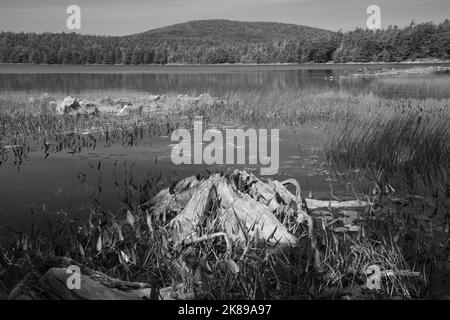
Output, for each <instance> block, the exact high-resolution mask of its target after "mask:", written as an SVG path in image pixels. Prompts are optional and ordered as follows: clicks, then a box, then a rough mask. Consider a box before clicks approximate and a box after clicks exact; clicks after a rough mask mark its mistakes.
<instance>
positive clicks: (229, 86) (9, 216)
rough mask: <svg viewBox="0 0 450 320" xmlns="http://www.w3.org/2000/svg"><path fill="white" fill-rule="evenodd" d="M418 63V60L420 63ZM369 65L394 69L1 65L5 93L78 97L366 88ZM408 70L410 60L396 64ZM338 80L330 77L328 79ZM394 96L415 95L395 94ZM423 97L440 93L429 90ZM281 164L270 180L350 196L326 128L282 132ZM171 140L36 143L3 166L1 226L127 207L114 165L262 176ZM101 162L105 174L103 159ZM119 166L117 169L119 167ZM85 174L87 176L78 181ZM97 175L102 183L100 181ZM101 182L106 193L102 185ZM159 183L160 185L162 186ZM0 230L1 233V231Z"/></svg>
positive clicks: (169, 176)
mask: <svg viewBox="0 0 450 320" xmlns="http://www.w3.org/2000/svg"><path fill="white" fill-rule="evenodd" d="M415 66H416V65H415ZM363 67H367V68H378V69H380V68H388V67H391V66H389V65H383V66H376V65H365V66H362V65H313V66H204V67H199V66H164V67H162V66H145V67H142V66H88V67H87V66H12V65H0V97H7V96H14V95H18V96H20V97H21V98H23V96H27V95H35V96H40V95H42V94H43V93H49V94H51V95H59V96H64V95H67V94H75V95H77V96H79V97H83V98H84V97H97V98H98V97H99V95H101V96H106V95H121V94H127V95H133V94H136V95H145V94H149V93H166V92H169V91H172V92H176V93H182V92H187V93H189V92H193V91H195V92H197V93H202V92H210V93H211V94H213V95H217V96H221V95H223V94H225V93H226V92H227V91H230V90H258V91H267V90H272V89H274V88H278V89H280V90H304V89H309V88H317V89H326V90H346V91H351V92H360V91H364V90H368V88H369V87H370V86H369V84H370V81H352V82H346V81H343V80H342V77H341V76H346V75H348V74H349V73H351V72H354V71H356V70H358V69H361V68H363ZM396 67H398V68H408V67H411V66H409V65H396ZM331 76H332V77H333V78H332V80H330V79H331V78H330V77H331ZM390 94H391V95H393V97H397V96H402V95H407V96H414V93H413V92H410V93H408V92H391V93H390ZM424 95H425V96H424V97H425V98H428V97H438V96H437V95H436V93H434V92H432V91H430V92H429V94H427V93H426V92H425V93H424ZM280 137H281V141H280V169H279V172H278V174H277V175H275V176H273V177H272V178H275V179H279V180H284V179H286V178H288V177H290V178H295V179H297V180H298V181H299V182H300V184H301V187H302V192H303V194H304V195H308V194H309V193H310V192H311V193H312V195H313V196H314V197H315V198H322V199H324V198H325V199H326V198H329V196H330V190H331V189H333V192H334V194H335V195H340V196H348V194H349V191H348V190H347V185H345V184H344V183H342V182H337V181H335V180H334V179H333V177H332V175H331V172H330V171H331V170H330V168H329V166H328V165H327V164H326V161H325V159H324V156H323V154H321V152H320V150H321V139H322V137H323V132H322V129H321V128H319V127H315V126H312V125H311V126H304V127H301V128H298V129H297V130H296V131H290V132H287V131H282V132H281V135H280ZM171 144H173V142H172V141H170V137H159V138H152V139H151V141H142V142H140V143H139V145H138V146H134V147H124V146H122V145H121V144H113V145H98V146H97V147H96V148H95V150H84V151H83V152H82V153H80V154H75V155H72V154H69V153H67V151H62V152H60V153H57V154H51V155H50V156H49V157H48V158H47V159H45V158H44V153H43V151H42V150H41V149H40V148H39V147H36V148H35V149H34V150H32V152H31V153H30V154H29V156H28V160H27V161H25V162H24V163H23V164H22V165H21V166H20V168H17V167H16V166H13V165H12V164H3V165H1V166H0V226H1V225H3V226H5V225H8V226H13V225H14V226H17V225H21V224H23V222H24V221H27V220H28V218H29V217H31V215H32V213H33V212H35V213H42V212H52V213H58V212H59V213H60V214H65V213H68V214H70V215H71V216H78V215H81V216H83V215H86V214H87V213H88V212H89V207H90V206H91V205H92V203H93V201H94V200H93V199H94V198H93V196H95V199H98V200H99V201H100V203H101V206H102V207H103V208H104V209H105V210H109V211H111V212H114V211H116V210H118V209H119V208H120V207H121V201H120V196H119V195H120V192H119V190H118V189H117V188H116V187H115V185H114V182H115V180H116V179H115V176H114V174H113V171H114V168H118V172H119V174H118V175H119V180H120V179H122V180H123V176H124V170H125V169H124V168H128V169H129V168H130V165H132V166H133V176H134V177H135V179H136V181H137V183H142V182H144V181H145V177H146V176H147V175H148V174H151V175H154V176H156V175H158V174H160V173H161V176H162V177H163V182H164V181H165V182H167V183H164V186H167V185H168V183H169V181H172V180H174V179H177V178H180V177H185V176H188V175H195V174H199V173H200V174H207V172H208V171H212V172H214V171H226V170H227V169H228V168H230V167H237V168H241V169H242V168H246V169H248V170H252V171H254V172H255V173H256V174H258V175H259V170H257V169H258V168H257V166H228V167H227V166H211V167H205V166H203V165H180V166H176V165H174V164H173V163H172V161H171V159H170V153H171V147H170V145H171ZM99 162H101V170H99V171H100V172H101V178H98V176H97V173H98V170H97V171H96V170H94V169H92V168H91V167H90V165H92V167H94V168H97V166H98V163H99ZM115 163H116V166H115V165H114V164H115ZM80 177H83V178H82V179H80ZM99 179H100V180H101V183H100V184H99ZM99 186H101V190H102V192H101V194H100V195H99V194H98V188H99ZM162 186H163V185H161V186H160V187H162ZM0 233H1V231H0Z"/></svg>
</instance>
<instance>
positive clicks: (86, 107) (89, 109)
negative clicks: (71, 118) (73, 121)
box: [76, 100, 99, 116]
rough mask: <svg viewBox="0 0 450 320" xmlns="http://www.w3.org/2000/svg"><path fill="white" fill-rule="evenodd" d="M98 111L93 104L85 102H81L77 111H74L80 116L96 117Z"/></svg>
mask: <svg viewBox="0 0 450 320" xmlns="http://www.w3.org/2000/svg"><path fill="white" fill-rule="evenodd" d="M98 113H99V110H98V106H97V105H96V104H95V103H94V102H89V101H86V100H82V101H81V102H80V107H79V109H78V110H76V114H77V115H78V114H82V115H95V116H96V115H98Z"/></svg>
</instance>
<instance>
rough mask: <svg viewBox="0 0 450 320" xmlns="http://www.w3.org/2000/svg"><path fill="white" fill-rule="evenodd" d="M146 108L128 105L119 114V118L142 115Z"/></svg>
mask: <svg viewBox="0 0 450 320" xmlns="http://www.w3.org/2000/svg"><path fill="white" fill-rule="evenodd" d="M143 108H144V106H142V105H140V106H133V105H126V106H124V107H123V108H122V109H121V110H120V111H119V112H118V113H117V116H126V115H131V114H142V110H143Z"/></svg>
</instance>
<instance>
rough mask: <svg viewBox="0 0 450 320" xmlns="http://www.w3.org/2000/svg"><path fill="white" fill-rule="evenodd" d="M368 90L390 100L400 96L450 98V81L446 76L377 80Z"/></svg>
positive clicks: (371, 83)
mask: <svg viewBox="0 0 450 320" xmlns="http://www.w3.org/2000/svg"><path fill="white" fill-rule="evenodd" d="M368 89H369V90H371V91H372V92H374V93H375V94H378V95H380V96H383V97H388V98H391V97H398V96H401V97H411V98H424V97H429V96H433V97H436V98H441V99H448V98H450V81H449V78H448V76H446V75H439V76H436V75H435V76H421V77H417V76H409V77H408V76H402V77H393V78H377V79H375V80H374V81H371V82H370V84H369V87H368Z"/></svg>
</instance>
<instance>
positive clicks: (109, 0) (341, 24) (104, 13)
mask: <svg viewBox="0 0 450 320" xmlns="http://www.w3.org/2000/svg"><path fill="white" fill-rule="evenodd" d="M69 5H77V6H79V7H80V9H81V29H80V30H77V32H79V33H82V34H100V35H128V34H133V33H138V32H144V31H147V30H150V29H154V28H159V27H164V26H168V25H171V24H175V23H181V22H186V21H191V20H204V19H230V20H239V21H273V22H284V23H294V24H299V25H306V26H312V27H318V28H323V29H328V30H334V31H336V30H339V29H341V30H343V31H346V30H351V29H354V28H356V27H361V28H365V27H366V20H367V18H368V16H369V14H367V13H366V9H367V7H368V6H370V5H378V6H379V7H380V9H381V27H382V28H385V27H387V26H389V25H398V26H405V25H408V24H409V23H410V22H411V20H413V19H414V21H415V22H424V21H433V22H441V21H443V20H444V19H446V18H450V0H0V30H2V31H15V32H21V31H25V32H62V31H65V32H73V31H74V30H69V29H67V27H66V20H67V18H68V17H69V14H67V13H66V10H67V7H68V6H69Z"/></svg>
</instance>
